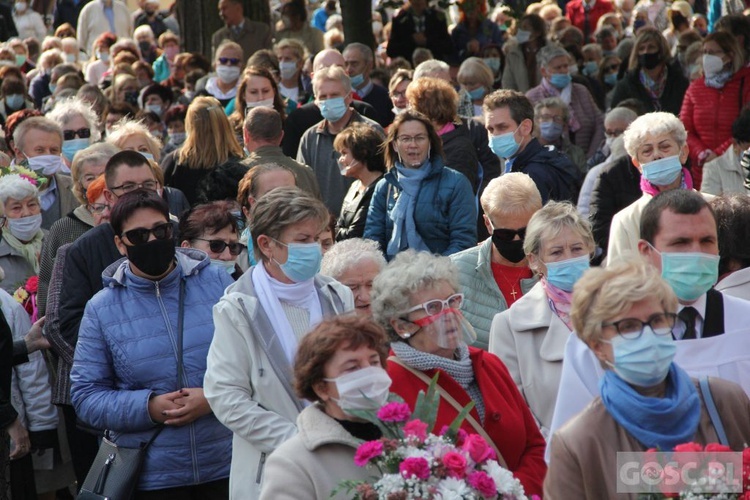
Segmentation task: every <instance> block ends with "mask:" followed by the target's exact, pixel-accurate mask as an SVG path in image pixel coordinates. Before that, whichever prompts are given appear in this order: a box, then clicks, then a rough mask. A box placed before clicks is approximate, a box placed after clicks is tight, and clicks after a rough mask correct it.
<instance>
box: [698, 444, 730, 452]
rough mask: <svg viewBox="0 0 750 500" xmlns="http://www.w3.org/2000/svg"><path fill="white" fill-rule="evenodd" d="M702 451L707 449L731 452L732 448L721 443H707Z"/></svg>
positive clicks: (709, 450)
mask: <svg viewBox="0 0 750 500" xmlns="http://www.w3.org/2000/svg"><path fill="white" fill-rule="evenodd" d="M704 451H708V452H712V453H724V452H731V451H732V448H730V447H729V446H726V445H723V444H719V443H708V444H707V445H706V448H705V449H704Z"/></svg>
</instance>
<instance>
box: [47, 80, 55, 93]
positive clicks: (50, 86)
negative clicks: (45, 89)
mask: <svg viewBox="0 0 750 500" xmlns="http://www.w3.org/2000/svg"><path fill="white" fill-rule="evenodd" d="M48 86H49V91H50V92H51V93H53V94H54V93H55V90H56V89H57V84H56V83H52V82H50V83H49V85H48Z"/></svg>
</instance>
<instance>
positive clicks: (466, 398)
mask: <svg viewBox="0 0 750 500" xmlns="http://www.w3.org/2000/svg"><path fill="white" fill-rule="evenodd" d="M463 298H464V296H463V294H462V293H460V291H459V284H458V273H457V271H456V267H455V266H454V265H453V264H452V263H451V261H450V259H448V258H446V257H440V256H436V255H432V254H429V253H427V252H415V251H413V250H407V251H405V252H402V253H400V254H398V255H397V256H396V258H395V259H394V260H393V261H391V262H390V263H389V264H388V265H387V266H386V267H385V269H383V271H381V273H380V274H379V275H378V277H377V278H375V282H374V284H373V299H372V313H373V318H374V319H375V321H377V322H378V323H380V324H381V325H382V326H383V327H384V328H385V329H386V331H387V332H388V334H389V337H390V340H391V350H392V351H393V355H392V356H391V357H390V358H389V359H388V374H389V375H390V376H391V380H393V385H392V386H391V391H392V392H395V393H396V394H398V395H399V396H401V397H402V398H403V399H404V401H405V402H406V403H407V404H409V406H411V407H412V408H414V405H415V404H416V401H417V398H418V395H419V391H426V390H427V387H428V385H429V384H430V380H431V379H433V378H434V377H436V375H438V374H439V376H437V384H438V393H439V394H440V403H439V406H438V409H437V419H436V421H435V429H436V430H440V429H442V428H443V426H446V425H450V423H451V422H452V421H453V420H454V419H455V418H456V416H457V415H458V414H459V412H460V411H461V410H462V408H463V407H465V406H466V405H467V404H469V403H470V402H473V403H474V407H473V408H472V409H471V411H470V412H469V415H468V416H467V418H466V419H465V420H464V421H463V423H462V424H461V429H463V430H464V431H465V432H467V433H469V434H479V435H480V436H482V437H483V438H484V439H485V441H487V444H489V445H490V447H492V449H493V450H494V451H495V454H496V455H497V458H498V462H499V463H501V464H503V465H504V466H507V468H508V470H510V471H511V472H512V473H513V475H514V476H515V477H516V478H517V479H518V480H519V481H520V482H521V484H522V485H523V487H524V491H525V493H526V495H528V496H529V497H530V496H531V495H534V494H536V495H541V483H542V481H543V479H544V475H545V473H546V471H547V466H546V464H545V463H544V458H543V455H544V447H545V445H544V438H542V435H541V434H540V433H539V429H538V428H537V426H536V423H535V422H534V417H533V416H532V414H531V412H530V411H529V408H528V407H527V406H526V403H525V402H524V400H523V397H522V396H521V394H520V393H519V392H518V390H517V389H516V386H515V384H514V383H513V379H511V377H510V375H509V374H508V369H507V368H506V367H505V365H504V364H503V362H502V361H501V360H500V359H499V358H498V357H497V356H495V355H493V354H491V353H488V352H487V351H483V350H481V349H477V348H476V347H471V346H469V344H471V343H472V342H474V340H475V339H476V333H474V330H473V328H472V327H471V325H470V324H469V323H468V322H467V321H466V319H465V318H464V317H463V315H462V314H461V310H460V309H461V306H462V303H463Z"/></svg>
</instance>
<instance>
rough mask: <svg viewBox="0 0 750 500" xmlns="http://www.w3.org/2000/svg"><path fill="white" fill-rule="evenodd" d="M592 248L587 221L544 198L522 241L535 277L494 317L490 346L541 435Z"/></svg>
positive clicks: (567, 206)
mask: <svg viewBox="0 0 750 500" xmlns="http://www.w3.org/2000/svg"><path fill="white" fill-rule="evenodd" d="M595 248H596V247H595V244H594V237H593V235H592V234H591V226H590V225H589V223H588V221H587V220H586V219H584V218H583V217H581V216H580V215H579V214H578V212H577V210H576V208H575V207H574V206H573V205H571V204H570V203H560V202H554V201H552V202H549V203H547V204H546V205H545V206H544V207H543V208H542V209H541V210H539V211H538V212H536V213H535V214H534V216H533V217H531V220H529V224H528V226H527V228H526V238H525V239H524V244H523V250H524V253H525V254H526V257H527V258H528V259H529V267H531V269H532V271H534V272H535V273H536V274H538V275H539V277H540V279H539V282H538V283H537V284H536V285H534V288H532V289H531V290H530V291H529V293H527V294H526V295H524V296H523V297H521V298H520V299H518V300H517V301H516V303H515V304H513V305H512V306H511V307H510V308H509V309H507V310H505V311H503V312H501V313H500V314H498V315H497V316H495V319H494V320H493V321H492V328H491V329H490V348H489V350H490V352H492V353H494V354H496V355H497V356H498V357H499V358H500V359H502V360H503V362H504V363H505V364H506V365H507V367H508V370H509V371H510V374H511V376H512V377H513V381H514V382H515V383H516V386H517V387H518V390H519V391H521V393H522V394H523V396H524V398H525V399H526V402H527V403H528V405H529V409H530V410H531V413H532V414H533V415H534V418H535V419H536V421H537V423H538V425H539V427H540V428H541V431H542V434H543V435H544V436H545V438H546V437H547V433H548V432H549V427H550V424H551V423H552V414H553V412H554V409H555V400H556V398H557V390H558V385H559V382H560V374H561V373H562V363H563V353H564V351H565V342H566V341H567V340H568V336H569V335H570V332H571V331H572V329H573V327H572V322H571V319H570V311H571V301H572V292H573V285H574V284H575V283H576V281H578V279H579V278H580V277H581V276H582V275H583V274H584V273H585V272H586V271H587V270H588V269H589V260H590V259H591V257H592V256H593V254H594V249H595Z"/></svg>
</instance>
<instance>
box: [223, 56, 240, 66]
mask: <svg viewBox="0 0 750 500" xmlns="http://www.w3.org/2000/svg"><path fill="white" fill-rule="evenodd" d="M239 63H240V60H239V59H237V58H236V57H220V58H219V64H224V65H229V66H237V65H238V64H239Z"/></svg>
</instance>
